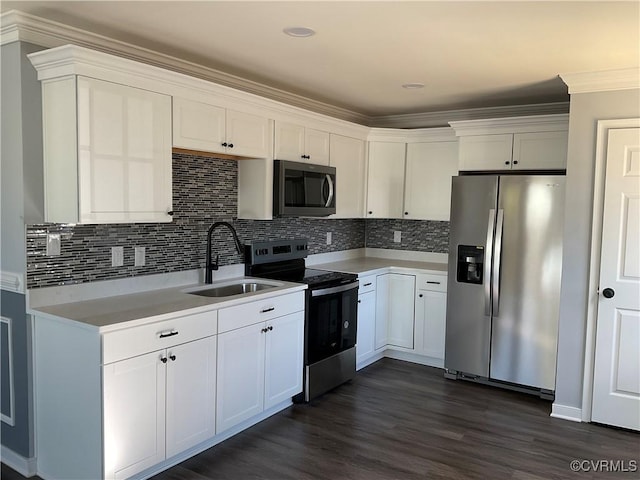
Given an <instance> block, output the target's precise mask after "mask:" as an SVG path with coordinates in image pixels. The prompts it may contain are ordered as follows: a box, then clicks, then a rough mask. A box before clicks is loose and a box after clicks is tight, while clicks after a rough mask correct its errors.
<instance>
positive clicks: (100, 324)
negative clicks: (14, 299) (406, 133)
mask: <svg viewBox="0 0 640 480" xmlns="http://www.w3.org/2000/svg"><path fill="white" fill-rule="evenodd" d="M244 280H247V281H249V280H254V281H258V282H260V283H268V284H273V285H276V286H274V288H269V289H266V290H260V291H257V292H252V293H246V294H242V295H234V296H230V297H205V296H200V295H193V294H190V293H187V291H189V290H194V289H202V288H205V287H216V286H224V285H228V284H230V283H237V282H239V281H244ZM306 288H307V286H306V285H302V284H298V283H290V282H280V281H272V280H265V279H250V278H249V277H239V278H236V279H228V280H225V281H220V282H214V283H213V284H212V285H210V286H209V285H202V284H196V285H190V286H180V287H174V288H164V289H160V290H152V291H147V292H140V293H133V294H129V295H117V296H110V297H105V298H99V299H94V300H86V301H81V302H72V303H62V304H58V305H49V306H39V307H35V308H31V309H30V311H31V312H32V313H34V314H35V315H38V314H45V315H46V316H49V317H56V318H58V319H63V320H72V321H74V322H78V323H79V324H81V325H82V326H86V327H89V328H97V329H98V330H99V331H100V332H106V331H109V330H113V329H118V328H122V327H123V326H124V325H122V324H123V323H127V325H126V326H127V327H130V326H135V325H141V324H144V323H149V322H156V321H160V320H164V319H165V318H170V317H172V316H175V313H176V312H180V314H181V315H182V314H185V315H187V314H193V313H199V312H204V311H208V310H214V309H219V308H225V307H230V306H233V305H238V304H242V303H246V302H250V301H254V300H258V301H259V300H266V299H269V298H270V297H273V296H278V295H282V294H287V293H292V292H296V291H301V290H305V289H306Z"/></svg>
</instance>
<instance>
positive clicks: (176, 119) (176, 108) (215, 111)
mask: <svg viewBox="0 0 640 480" xmlns="http://www.w3.org/2000/svg"><path fill="white" fill-rule="evenodd" d="M272 142H273V122H272V121H271V120H269V119H268V118H265V117H262V116H260V115H254V114H251V113H245V112H239V111H235V110H231V109H225V108H222V107H219V106H216V105H212V104H209V103H204V102H197V101H193V100H188V99H185V98H180V97H173V146H174V147H177V148H185V149H188V150H196V151H198V150H200V151H204V152H213V153H224V154H227V155H237V156H242V157H249V158H270V157H271V152H272V150H271V148H272V145H273V143H272Z"/></svg>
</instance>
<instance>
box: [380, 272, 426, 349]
mask: <svg viewBox="0 0 640 480" xmlns="http://www.w3.org/2000/svg"><path fill="white" fill-rule="evenodd" d="M388 277H389V289H388V291H387V295H388V298H389V303H388V308H389V310H388V313H387V332H388V340H387V343H388V344H389V345H393V346H396V347H404V348H410V349H413V324H414V318H415V316H414V315H415V309H414V308H415V298H414V295H415V286H416V277H415V275H402V274H399V273H390V274H389V275H388ZM377 293H378V295H380V291H378V292H377Z"/></svg>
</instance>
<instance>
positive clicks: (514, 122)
mask: <svg viewBox="0 0 640 480" xmlns="http://www.w3.org/2000/svg"><path fill="white" fill-rule="evenodd" d="M450 124H451V126H452V127H453V128H454V129H455V131H456V135H457V136H459V137H460V151H459V159H460V164H459V167H460V170H461V171H462V170H467V171H473V170H476V171H500V170H564V169H565V168H566V165H567V139H568V129H569V116H568V115H566V114H560V115H540V116H528V117H514V118H498V119H490V120H468V121H460V122H450Z"/></svg>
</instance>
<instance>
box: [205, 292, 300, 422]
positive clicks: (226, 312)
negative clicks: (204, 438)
mask: <svg viewBox="0 0 640 480" xmlns="http://www.w3.org/2000/svg"><path fill="white" fill-rule="evenodd" d="M279 298H280V299H281V300H277V299H275V300H274V301H272V302H267V303H261V302H252V303H250V304H245V305H241V306H239V307H230V308H226V309H223V310H221V311H220V320H221V323H220V325H221V328H225V327H224V326H225V325H229V328H233V327H235V326H238V327H239V328H235V329H232V330H229V331H226V332H222V333H220V334H219V335H218V380H217V381H218V386H217V392H218V395H217V401H216V433H220V432H223V431H225V430H228V429H229V428H231V427H233V426H235V425H238V424H239V423H241V422H243V421H245V420H248V419H250V418H251V417H253V416H255V415H258V414H260V413H262V412H263V411H264V410H267V409H269V408H271V407H273V406H275V405H277V404H279V403H282V402H284V401H286V400H287V399H290V398H291V397H293V396H294V395H296V394H298V393H300V392H301V391H302V362H303V348H304V310H303V308H304V294H303V293H302V292H300V295H297V294H291V295H289V296H283V297H279ZM295 310H298V311H295ZM291 311H293V313H290V312H291ZM274 315H275V316H274ZM277 315H282V316H277ZM227 319H228V320H227ZM234 319H235V323H234ZM246 323H251V324H250V325H246Z"/></svg>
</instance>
